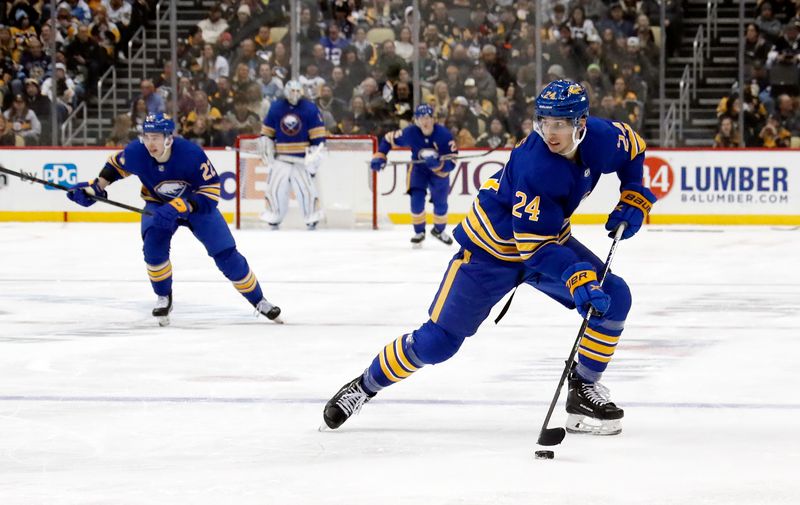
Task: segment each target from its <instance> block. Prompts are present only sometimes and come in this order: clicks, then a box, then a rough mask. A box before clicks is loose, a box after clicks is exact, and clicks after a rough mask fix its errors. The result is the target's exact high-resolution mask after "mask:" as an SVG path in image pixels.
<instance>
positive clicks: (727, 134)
mask: <svg viewBox="0 0 800 505" xmlns="http://www.w3.org/2000/svg"><path fill="white" fill-rule="evenodd" d="M714 147H742V139H741V137H740V135H739V133H738V132H737V131H736V130H735V128H734V123H733V119H732V118H731V117H730V116H728V115H724V116H722V117H720V118H719V129H718V130H717V134H716V136H715V137H714Z"/></svg>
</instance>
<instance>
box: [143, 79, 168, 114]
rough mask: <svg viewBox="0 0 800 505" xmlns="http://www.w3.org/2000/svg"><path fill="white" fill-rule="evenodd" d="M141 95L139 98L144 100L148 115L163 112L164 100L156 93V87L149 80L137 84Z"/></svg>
mask: <svg viewBox="0 0 800 505" xmlns="http://www.w3.org/2000/svg"><path fill="white" fill-rule="evenodd" d="M139 89H140V90H141V94H140V95H139V98H141V99H142V100H144V103H145V106H146V108H147V113H148V114H158V113H159V112H164V99H163V98H162V97H161V95H160V94H158V93H156V86H155V84H153V81H151V80H150V79H142V82H141V83H140V84H139Z"/></svg>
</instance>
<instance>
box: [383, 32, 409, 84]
mask: <svg viewBox="0 0 800 505" xmlns="http://www.w3.org/2000/svg"><path fill="white" fill-rule="evenodd" d="M405 66H406V62H405V60H404V59H403V58H401V57H400V56H398V55H397V53H395V46H394V41H393V40H387V41H385V42H384V43H383V44H382V45H381V54H380V56H378V64H377V68H378V69H379V70H380V73H381V75H383V76H387V75H388V72H389V69H391V68H397V69H398V71H399V69H401V68H405Z"/></svg>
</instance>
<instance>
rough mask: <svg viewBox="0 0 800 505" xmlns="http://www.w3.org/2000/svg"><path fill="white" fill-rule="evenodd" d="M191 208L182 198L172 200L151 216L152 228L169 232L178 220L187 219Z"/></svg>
mask: <svg viewBox="0 0 800 505" xmlns="http://www.w3.org/2000/svg"><path fill="white" fill-rule="evenodd" d="M189 212H191V207H190V206H189V203H188V202H187V201H186V200H184V199H183V198H174V199H172V200H170V201H169V203H165V204H164V205H162V206H161V207H159V208H158V209H156V211H155V214H154V215H153V226H155V227H157V228H164V229H165V230H171V229H172V228H174V227H175V222H176V221H177V220H178V218H181V219H189Z"/></svg>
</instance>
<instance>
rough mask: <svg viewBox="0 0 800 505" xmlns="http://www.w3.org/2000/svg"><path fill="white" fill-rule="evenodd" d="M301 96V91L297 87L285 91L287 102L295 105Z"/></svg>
mask: <svg viewBox="0 0 800 505" xmlns="http://www.w3.org/2000/svg"><path fill="white" fill-rule="evenodd" d="M302 97H303V91H302V90H299V89H290V90H288V92H287V93H286V99H287V100H289V103H290V104H292V105H297V102H299V101H300V98H302Z"/></svg>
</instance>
